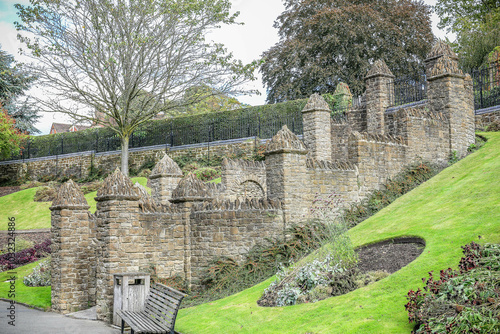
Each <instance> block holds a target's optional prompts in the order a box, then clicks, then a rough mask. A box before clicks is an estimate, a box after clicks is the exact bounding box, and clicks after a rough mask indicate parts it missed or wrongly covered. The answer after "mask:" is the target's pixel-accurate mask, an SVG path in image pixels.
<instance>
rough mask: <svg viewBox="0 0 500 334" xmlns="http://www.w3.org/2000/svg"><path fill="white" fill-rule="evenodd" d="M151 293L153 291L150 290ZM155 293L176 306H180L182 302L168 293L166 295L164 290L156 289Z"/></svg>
mask: <svg viewBox="0 0 500 334" xmlns="http://www.w3.org/2000/svg"><path fill="white" fill-rule="evenodd" d="M150 291H151V289H150ZM154 293H155V294H158V295H160V296H162V297H163V298H165V299H166V300H168V301H169V302H170V303H172V304H174V305H180V303H181V301H182V298H174V297H172V296H169V295H167V294H166V293H164V292H163V290H159V289H155V290H154Z"/></svg>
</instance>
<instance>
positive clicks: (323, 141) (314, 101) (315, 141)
mask: <svg viewBox="0 0 500 334" xmlns="http://www.w3.org/2000/svg"><path fill="white" fill-rule="evenodd" d="M330 113H331V110H330V107H329V106H328V103H326V101H325V99H323V97H322V96H320V95H318V94H313V95H312V96H311V97H310V98H309V101H308V102H307V104H306V106H305V107H304V109H303V110H302V122H303V124H304V125H303V127H304V143H305V144H306V147H307V148H308V150H309V155H310V157H311V158H313V159H316V160H325V161H331V159H332V138H331V135H332V127H331V116H330Z"/></svg>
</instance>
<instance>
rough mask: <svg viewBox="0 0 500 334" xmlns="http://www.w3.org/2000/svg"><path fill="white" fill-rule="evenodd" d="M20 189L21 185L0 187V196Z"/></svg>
mask: <svg viewBox="0 0 500 334" xmlns="http://www.w3.org/2000/svg"><path fill="white" fill-rule="evenodd" d="M19 190H21V187H19V186H14V187H0V197H2V196H5V195H9V194H12V193H15V192H17V191H19Z"/></svg>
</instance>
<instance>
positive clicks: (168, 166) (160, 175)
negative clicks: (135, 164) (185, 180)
mask: <svg viewBox="0 0 500 334" xmlns="http://www.w3.org/2000/svg"><path fill="white" fill-rule="evenodd" d="M181 179H182V171H181V169H180V168H179V166H178V165H177V164H176V163H175V161H174V160H172V158H170V157H169V156H168V155H166V154H165V156H164V157H163V158H162V159H161V160H160V161H159V162H158V163H157V164H156V166H155V168H153V171H152V172H151V175H150V176H149V180H150V183H151V196H152V197H153V199H155V200H156V201H157V202H158V203H163V204H167V203H168V202H169V200H170V199H171V198H172V191H173V190H174V189H175V188H176V187H177V184H178V183H179V181H180V180H181Z"/></svg>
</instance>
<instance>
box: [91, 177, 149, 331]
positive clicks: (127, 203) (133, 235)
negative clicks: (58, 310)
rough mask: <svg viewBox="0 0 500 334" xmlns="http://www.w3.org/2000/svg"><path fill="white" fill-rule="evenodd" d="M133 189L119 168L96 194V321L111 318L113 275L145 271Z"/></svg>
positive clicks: (146, 268)
mask: <svg viewBox="0 0 500 334" xmlns="http://www.w3.org/2000/svg"><path fill="white" fill-rule="evenodd" d="M139 198H140V195H139V194H138V191H137V188H136V187H134V186H133V184H132V182H131V181H130V179H129V178H128V177H126V176H125V175H124V174H123V173H122V172H120V170H119V169H116V170H115V172H114V173H113V174H111V175H110V176H108V177H107V178H106V180H104V184H103V185H102V187H101V188H100V189H99V191H98V192H97V197H96V201H97V211H96V216H97V239H98V242H99V246H98V250H97V255H98V264H97V287H96V289H97V298H96V305H97V319H98V320H103V321H106V322H109V323H110V322H111V321H112V319H113V275H114V274H118V273H126V272H140V271H146V270H148V269H149V268H148V266H149V263H148V261H147V259H146V257H145V254H144V253H145V249H144V248H145V247H144V246H145V239H146V236H145V233H144V231H143V229H142V227H141V223H140V221H139Z"/></svg>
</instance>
